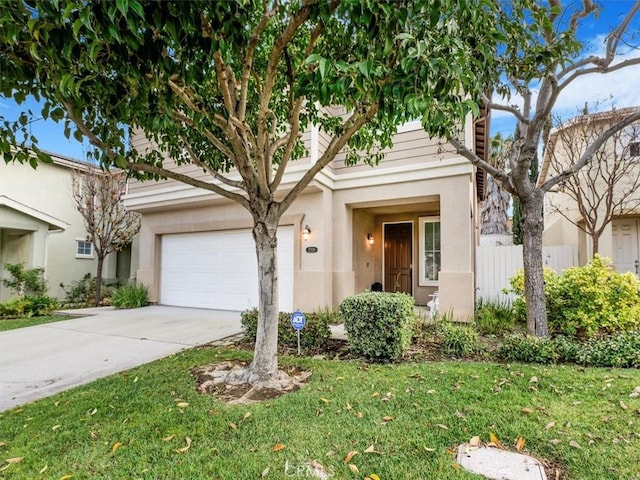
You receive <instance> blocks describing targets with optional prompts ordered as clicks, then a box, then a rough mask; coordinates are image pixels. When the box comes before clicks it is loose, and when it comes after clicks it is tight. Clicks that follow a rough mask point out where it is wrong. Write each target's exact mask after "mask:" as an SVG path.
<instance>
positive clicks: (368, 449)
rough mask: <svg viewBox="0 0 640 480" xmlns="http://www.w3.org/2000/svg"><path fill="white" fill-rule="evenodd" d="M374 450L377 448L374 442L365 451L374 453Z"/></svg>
mask: <svg viewBox="0 0 640 480" xmlns="http://www.w3.org/2000/svg"><path fill="white" fill-rule="evenodd" d="M373 452H375V448H374V446H373V444H372V445H371V446H369V447H367V448H366V449H365V450H364V453H373Z"/></svg>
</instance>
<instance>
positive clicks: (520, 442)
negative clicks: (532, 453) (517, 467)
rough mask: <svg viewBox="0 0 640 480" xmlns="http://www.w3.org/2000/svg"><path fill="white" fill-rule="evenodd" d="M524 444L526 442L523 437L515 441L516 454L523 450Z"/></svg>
mask: <svg viewBox="0 0 640 480" xmlns="http://www.w3.org/2000/svg"><path fill="white" fill-rule="evenodd" d="M526 443H527V441H526V440H525V439H524V437H518V439H517V440H516V450H517V451H518V452H521V451H522V450H523V449H524V446H525V445H526Z"/></svg>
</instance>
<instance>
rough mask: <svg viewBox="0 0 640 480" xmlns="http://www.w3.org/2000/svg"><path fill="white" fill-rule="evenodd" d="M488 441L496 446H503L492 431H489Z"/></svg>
mask: <svg viewBox="0 0 640 480" xmlns="http://www.w3.org/2000/svg"><path fill="white" fill-rule="evenodd" d="M489 442H490V443H492V444H493V445H495V446H496V447H498V448H504V447H503V446H502V443H501V442H500V440H499V439H498V437H496V436H495V434H494V433H493V432H489Z"/></svg>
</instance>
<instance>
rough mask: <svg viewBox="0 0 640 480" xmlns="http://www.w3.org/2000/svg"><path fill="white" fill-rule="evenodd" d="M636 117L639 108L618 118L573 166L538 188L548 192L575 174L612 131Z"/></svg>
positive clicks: (589, 159)
mask: <svg viewBox="0 0 640 480" xmlns="http://www.w3.org/2000/svg"><path fill="white" fill-rule="evenodd" d="M638 119H640V109H639V110H638V111H636V112H635V113H632V114H631V115H628V116H627V117H625V118H624V119H622V120H620V121H619V122H617V123H615V124H613V125H611V127H609V128H608V129H607V130H605V131H604V132H603V133H602V134H600V135H599V136H598V138H596V139H595V140H594V141H593V142H592V143H591V144H590V145H589V147H587V149H586V150H585V152H584V154H583V155H582V158H581V159H580V160H579V161H578V162H576V163H575V164H574V165H573V166H571V167H570V168H568V169H566V170H564V171H563V172H561V173H560V174H558V175H557V176H555V177H553V178H550V179H548V180H546V181H545V182H544V183H543V184H542V185H541V186H540V189H541V190H542V191H544V192H548V191H549V189H551V188H553V187H554V186H555V185H557V184H559V183H560V182H562V181H564V180H565V179H567V178H569V177H570V176H571V175H573V174H575V173H576V172H577V171H578V170H580V169H581V168H582V167H584V166H585V165H587V164H588V163H589V162H590V161H591V158H592V157H593V155H594V153H595V152H596V151H598V150H599V149H600V147H602V145H603V144H604V143H605V142H606V141H607V140H608V139H609V138H610V137H611V136H612V135H613V134H614V133H616V132H618V131H620V130H622V129H623V128H625V127H627V126H629V125H631V124H632V123H633V122H635V121H637V120H638Z"/></svg>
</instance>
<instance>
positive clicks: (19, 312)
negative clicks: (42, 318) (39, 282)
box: [0, 298, 28, 318]
mask: <svg viewBox="0 0 640 480" xmlns="http://www.w3.org/2000/svg"><path fill="white" fill-rule="evenodd" d="M27 304H28V302H27V300H26V299H24V298H12V299H11V300H9V301H7V302H3V303H0V318H20V317H24V316H25V313H24V312H25V309H26V308H27Z"/></svg>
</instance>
